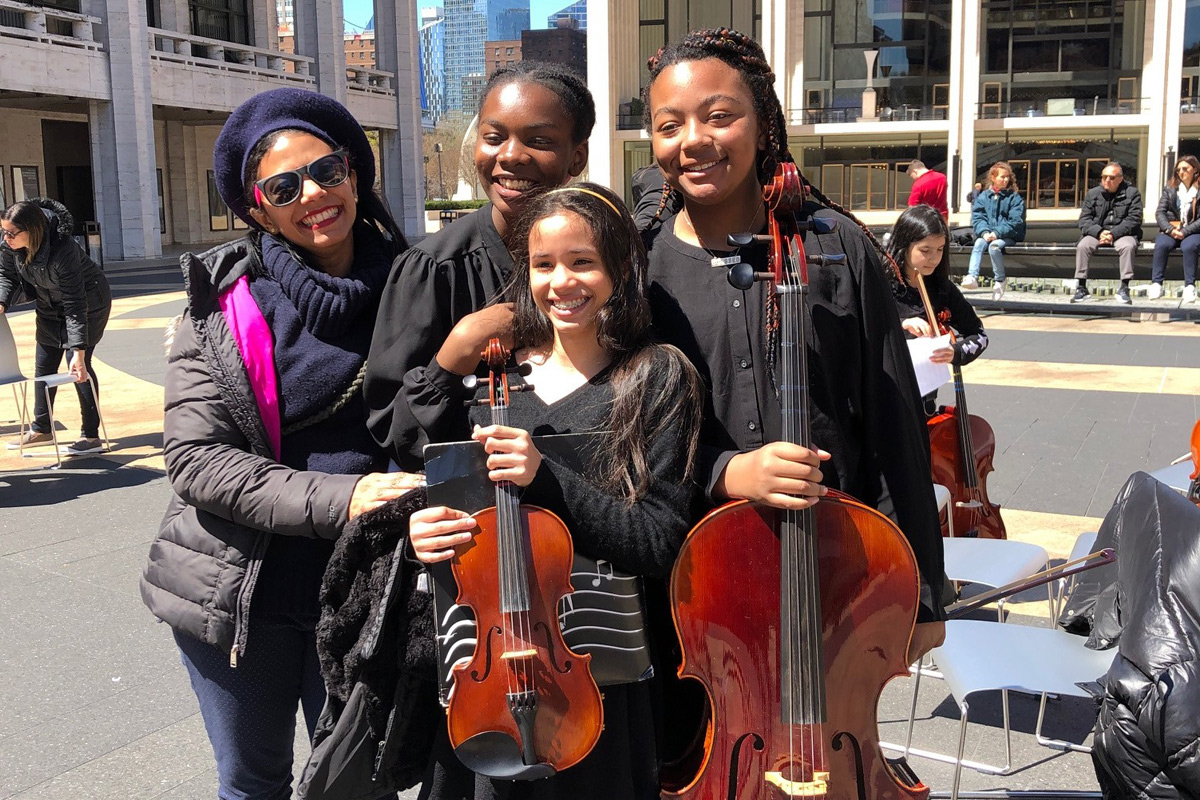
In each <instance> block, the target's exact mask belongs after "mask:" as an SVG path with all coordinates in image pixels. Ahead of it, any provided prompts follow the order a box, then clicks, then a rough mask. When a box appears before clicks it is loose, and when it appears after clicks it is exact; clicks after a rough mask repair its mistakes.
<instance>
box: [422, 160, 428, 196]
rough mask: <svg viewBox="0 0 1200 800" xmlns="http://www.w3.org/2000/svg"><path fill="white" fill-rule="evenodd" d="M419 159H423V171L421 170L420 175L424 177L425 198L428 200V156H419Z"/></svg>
mask: <svg viewBox="0 0 1200 800" xmlns="http://www.w3.org/2000/svg"><path fill="white" fill-rule="evenodd" d="M421 158H422V159H424V161H425V169H424V170H422V174H423V175H424V176H425V197H426V198H428V197H429V156H421Z"/></svg>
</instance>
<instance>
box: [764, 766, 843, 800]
mask: <svg viewBox="0 0 1200 800" xmlns="http://www.w3.org/2000/svg"><path fill="white" fill-rule="evenodd" d="M763 777H764V778H765V780H766V781H767V783H769V784H771V785H772V786H775V787H776V788H778V789H779V790H780V791H781V792H783V794H784V796H785V797H824V796H825V794H826V792H827V791H828V789H829V773H828V772H814V773H813V777H812V780H811V781H791V780H788V779H787V778H785V777H783V773H782V772H768V773H766V775H764V776H763Z"/></svg>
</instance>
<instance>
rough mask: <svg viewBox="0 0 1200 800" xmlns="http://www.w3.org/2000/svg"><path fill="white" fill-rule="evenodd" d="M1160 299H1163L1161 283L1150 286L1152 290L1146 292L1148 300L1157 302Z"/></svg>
mask: <svg viewBox="0 0 1200 800" xmlns="http://www.w3.org/2000/svg"><path fill="white" fill-rule="evenodd" d="M1160 297H1162V284H1161V283H1152V284H1150V288H1149V289H1147V290H1146V298H1147V299H1148V300H1157V299H1158V298H1160Z"/></svg>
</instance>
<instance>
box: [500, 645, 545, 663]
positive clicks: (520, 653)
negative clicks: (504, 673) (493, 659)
mask: <svg viewBox="0 0 1200 800" xmlns="http://www.w3.org/2000/svg"><path fill="white" fill-rule="evenodd" d="M536 655H537V649H536V648H534V647H530V648H529V649H528V650H510V651H508V652H505V653H501V654H500V660H501V661H514V660H516V659H518V658H533V657H534V656H536Z"/></svg>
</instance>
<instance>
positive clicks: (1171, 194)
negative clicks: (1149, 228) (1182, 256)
mask: <svg viewBox="0 0 1200 800" xmlns="http://www.w3.org/2000/svg"><path fill="white" fill-rule="evenodd" d="M1154 221H1155V222H1157V223H1158V229H1159V230H1160V231H1162V232H1163V233H1170V232H1171V222H1172V221H1182V222H1183V235H1184V236H1191V235H1192V234H1193V233H1200V195H1197V196H1196V198H1195V199H1193V200H1192V203H1191V207H1190V208H1185V209H1180V208H1179V190H1177V189H1175V188H1173V187H1172V186H1171V185H1170V184H1167V185H1166V186H1164V187H1163V190H1162V194H1161V195H1160V196H1159V198H1158V209H1157V210H1156V211H1155V212H1154Z"/></svg>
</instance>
